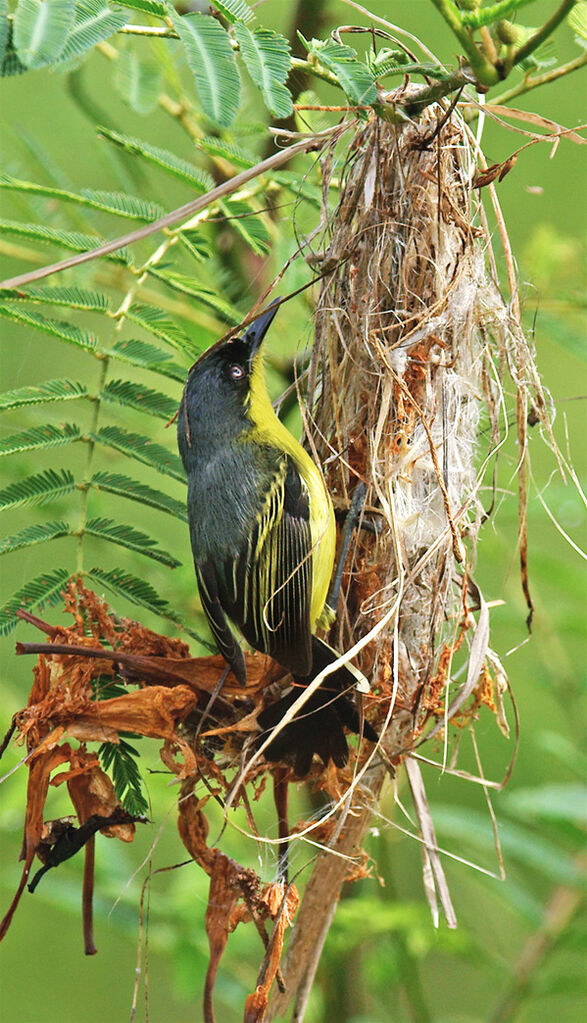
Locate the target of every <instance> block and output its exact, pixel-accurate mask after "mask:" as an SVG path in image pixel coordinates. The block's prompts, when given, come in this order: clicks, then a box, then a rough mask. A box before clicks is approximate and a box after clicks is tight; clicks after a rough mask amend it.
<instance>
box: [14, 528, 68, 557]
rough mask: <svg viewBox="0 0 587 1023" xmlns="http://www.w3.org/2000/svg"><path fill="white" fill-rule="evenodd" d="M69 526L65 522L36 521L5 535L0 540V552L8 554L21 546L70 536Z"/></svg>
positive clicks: (30, 545) (29, 545)
mask: <svg viewBox="0 0 587 1023" xmlns="http://www.w3.org/2000/svg"><path fill="white" fill-rule="evenodd" d="M71 535H72V532H71V526H68V525H67V522H37V523H35V525H33V526H27V527H26V529H21V531H20V533H15V534H14V535H13V536H5V537H4V539H3V540H0V554H10V553H11V552H12V551H19V550H21V549H22V548H23V547H33V546H34V545H35V544H38V543H45V542H46V541H47V540H58V539H59V538H60V537H62V536H71Z"/></svg>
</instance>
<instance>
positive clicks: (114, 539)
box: [0, 518, 181, 568]
mask: <svg viewBox="0 0 587 1023" xmlns="http://www.w3.org/2000/svg"><path fill="white" fill-rule="evenodd" d="M84 531H85V532H86V533H87V534H88V535H89V536H97V537H98V538H99V539H100V540H107V541H108V542H109V543H115V544H118V545H119V546H120V547H126V549H127V550H129V551H134V552H135V553H136V554H144V555H145V557H147V558H152V559H153V561H159V562H160V563H161V564H162V565H167V566H168V568H177V566H178V565H181V561H178V560H177V558H174V557H173V555H172V554H169V552H168V551H165V550H163V549H162V548H161V547H158V546H157V541H156V540H153V538H152V537H151V536H147V534H146V533H143V532H142V531H141V530H140V529H135V528H134V526H127V525H125V524H124V523H122V522H114V520H113V519H106V518H95V519H89V520H88V522H86V525H85V527H84ZM0 553H2V550H1V549H0Z"/></svg>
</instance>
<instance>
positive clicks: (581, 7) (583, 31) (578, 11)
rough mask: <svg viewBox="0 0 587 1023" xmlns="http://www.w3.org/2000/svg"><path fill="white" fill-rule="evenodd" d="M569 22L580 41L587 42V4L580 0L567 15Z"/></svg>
mask: <svg viewBox="0 0 587 1023" xmlns="http://www.w3.org/2000/svg"><path fill="white" fill-rule="evenodd" d="M567 21H568V23H569V25H570V26H571V28H572V29H573V32H575V33H576V34H577V36H578V38H579V40H583V42H587V3H586V2H585V0H580V2H579V3H578V4H575V6H574V7H572V8H571V10H570V11H569V13H568V14H567Z"/></svg>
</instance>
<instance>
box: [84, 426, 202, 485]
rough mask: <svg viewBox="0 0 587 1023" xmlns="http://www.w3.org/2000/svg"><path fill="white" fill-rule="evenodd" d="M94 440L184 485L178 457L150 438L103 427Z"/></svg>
mask: <svg viewBox="0 0 587 1023" xmlns="http://www.w3.org/2000/svg"><path fill="white" fill-rule="evenodd" d="M93 438H94V440H96V441H97V442H98V443H99V444H105V445H106V447H109V448H114V450H115V451H119V452H120V453H121V454H122V455H127V456H128V457H129V458H133V459H134V460H135V461H137V462H142V464H143V465H148V466H150V468H151V469H156V470H157V472H160V473H163V474H164V475H165V476H172V477H173V479H175V480H179V482H180V483H185V470H184V468H183V465H182V462H181V459H180V457H179V456H178V455H175V454H173V452H171V451H168V450H167V448H164V447H163V445H162V444H157V442H156V441H154V440H152V439H151V438H150V437H144V436H142V435H141V434H139V433H129V432H128V431H127V430H123V429H121V428H120V427H119V426H104V427H103V428H102V429H101V430H98V432H97V433H96V434H94V435H93Z"/></svg>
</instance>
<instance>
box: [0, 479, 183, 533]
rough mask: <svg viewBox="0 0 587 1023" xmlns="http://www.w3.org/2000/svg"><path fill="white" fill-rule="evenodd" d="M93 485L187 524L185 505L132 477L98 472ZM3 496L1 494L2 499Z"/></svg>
mask: <svg viewBox="0 0 587 1023" xmlns="http://www.w3.org/2000/svg"><path fill="white" fill-rule="evenodd" d="M90 482H91V485H92V486H93V487H95V488H96V489H97V490H106V491H107V492H108V493H109V494H116V496H117V497H125V498H127V499H128V500H129V501H138V502H139V504H143V505H148V506H149V507H150V508H157V509H158V510H159V511H163V512H166V513H167V514H168V515H173V516H174V517H175V518H176V519H181V520H182V522H187V512H186V509H185V505H184V504H182V502H181V501H176V500H175V498H173V497H169V495H168V494H164V493H163V492H162V491H161V490H154V489H153V488H152V487H148V486H147V485H146V484H145V483H139V482H138V481H137V480H133V479H131V477H130V476H123V475H122V474H121V473H111V472H96V473H94V475H93V476H92V479H91V481H90ZM1 497H2V495H1V494H0V499H1Z"/></svg>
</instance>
